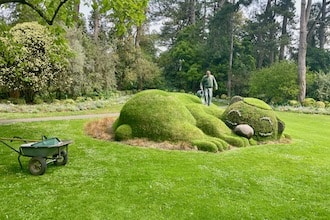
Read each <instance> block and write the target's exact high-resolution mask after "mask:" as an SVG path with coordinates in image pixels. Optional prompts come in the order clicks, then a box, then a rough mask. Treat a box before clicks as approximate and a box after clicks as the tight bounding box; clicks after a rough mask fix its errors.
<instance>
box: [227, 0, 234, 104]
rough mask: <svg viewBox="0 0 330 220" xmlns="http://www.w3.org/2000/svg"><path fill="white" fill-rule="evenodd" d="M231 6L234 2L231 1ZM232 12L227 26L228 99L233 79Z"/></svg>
mask: <svg viewBox="0 0 330 220" xmlns="http://www.w3.org/2000/svg"><path fill="white" fill-rule="evenodd" d="M232 3H233V5H234V4H235V0H232ZM234 13H235V12H234V11H233V12H232V13H231V14H230V24H229V28H230V30H229V33H230V36H229V37H230V49H229V64H228V65H229V67H228V82H227V87H228V88H227V89H228V90H227V96H228V98H230V97H231V96H232V94H231V90H232V79H233V54H234V19H233V17H234Z"/></svg>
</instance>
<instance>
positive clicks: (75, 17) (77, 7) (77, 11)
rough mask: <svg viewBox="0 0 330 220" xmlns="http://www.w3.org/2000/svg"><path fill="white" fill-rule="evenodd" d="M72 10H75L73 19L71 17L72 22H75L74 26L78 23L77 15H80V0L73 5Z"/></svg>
mask: <svg viewBox="0 0 330 220" xmlns="http://www.w3.org/2000/svg"><path fill="white" fill-rule="evenodd" d="M74 8H75V9H74V10H75V12H74V13H75V14H74V17H73V20H74V22H75V24H76V25H77V24H78V22H79V13H80V0H78V1H77V2H76V3H75V6H74Z"/></svg>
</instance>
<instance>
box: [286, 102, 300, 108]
mask: <svg viewBox="0 0 330 220" xmlns="http://www.w3.org/2000/svg"><path fill="white" fill-rule="evenodd" d="M288 104H289V106H292V107H299V106H300V103H299V102H298V101H297V100H289V102H288Z"/></svg>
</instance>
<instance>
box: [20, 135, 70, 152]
mask: <svg viewBox="0 0 330 220" xmlns="http://www.w3.org/2000/svg"><path fill="white" fill-rule="evenodd" d="M71 143H72V141H60V140H58V139H57V138H50V139H47V140H44V141H41V142H36V143H27V144H22V145H21V147H20V152H21V155H22V156H26V157H48V156H52V155H56V154H60V152H61V151H63V150H66V151H67V146H68V145H69V144H71Z"/></svg>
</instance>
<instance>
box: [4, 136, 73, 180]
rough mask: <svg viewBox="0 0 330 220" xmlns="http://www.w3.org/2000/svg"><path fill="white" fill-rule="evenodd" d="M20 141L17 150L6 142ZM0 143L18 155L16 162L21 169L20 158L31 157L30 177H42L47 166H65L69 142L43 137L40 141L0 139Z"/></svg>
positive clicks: (15, 138) (16, 138)
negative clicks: (20, 143)
mask: <svg viewBox="0 0 330 220" xmlns="http://www.w3.org/2000/svg"><path fill="white" fill-rule="evenodd" d="M13 141H22V142H24V144H22V145H20V147H19V149H18V150H17V149H15V148H14V147H12V146H11V145H9V143H8V142H13ZM0 142H1V143H3V144H4V145H6V146H7V147H9V148H10V149H12V150H13V151H15V152H16V153H18V162H19V165H20V167H21V169H23V166H22V162H21V159H20V158H21V156H25V157H31V159H30V161H29V166H28V168H29V171H30V173H31V174H32V175H42V174H44V173H45V172H46V170H47V164H49V163H54V164H55V165H65V164H67V162H68V146H69V144H71V143H72V141H71V140H66V141H61V140H60V139H59V138H57V137H55V138H47V137H45V136H43V138H42V140H41V141H35V140H28V139H22V138H18V137H14V138H0Z"/></svg>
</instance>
